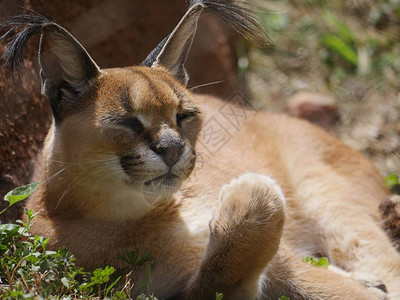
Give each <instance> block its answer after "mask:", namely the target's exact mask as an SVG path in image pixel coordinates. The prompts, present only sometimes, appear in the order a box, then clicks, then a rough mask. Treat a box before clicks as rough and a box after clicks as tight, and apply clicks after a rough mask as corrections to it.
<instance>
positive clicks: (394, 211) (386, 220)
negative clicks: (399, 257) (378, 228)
mask: <svg viewBox="0 0 400 300" xmlns="http://www.w3.org/2000/svg"><path fill="white" fill-rule="evenodd" d="M379 209H380V211H381V215H382V218H383V226H384V228H385V230H386V232H387V233H388V235H389V237H391V238H392V240H393V242H394V244H395V245H396V246H397V249H398V250H399V251H400V196H399V195H393V196H390V197H388V198H387V199H385V201H384V202H383V203H382V204H381V205H380V206H379Z"/></svg>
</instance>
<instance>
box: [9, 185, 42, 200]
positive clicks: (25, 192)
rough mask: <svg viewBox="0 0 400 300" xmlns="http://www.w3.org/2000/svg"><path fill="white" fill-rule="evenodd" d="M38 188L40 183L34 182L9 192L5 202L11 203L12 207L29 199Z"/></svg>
mask: <svg viewBox="0 0 400 300" xmlns="http://www.w3.org/2000/svg"><path fill="white" fill-rule="evenodd" d="M38 186H39V182H34V183H30V184H28V185H25V186H20V187H17V188H16V189H13V190H12V191H11V192H8V193H7V195H5V197H4V200H6V201H8V202H9V203H10V204H9V206H11V205H13V204H15V203H17V202H19V201H22V200H24V199H26V198H27V197H29V195H30V194H32V193H33V192H34V191H35V190H36V189H37V187H38Z"/></svg>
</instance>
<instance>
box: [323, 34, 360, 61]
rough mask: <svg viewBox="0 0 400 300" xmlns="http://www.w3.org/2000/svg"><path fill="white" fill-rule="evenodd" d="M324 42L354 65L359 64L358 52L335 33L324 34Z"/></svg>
mask: <svg viewBox="0 0 400 300" xmlns="http://www.w3.org/2000/svg"><path fill="white" fill-rule="evenodd" d="M322 42H323V44H324V45H325V46H326V47H327V48H328V49H330V50H331V51H334V52H335V53H337V54H338V55H339V56H341V57H342V58H344V59H345V60H347V61H348V62H350V63H352V64H353V65H354V66H358V54H357V52H356V51H355V50H354V49H353V48H352V47H351V46H349V45H348V44H347V43H346V42H344V41H343V40H342V39H340V38H339V37H338V36H336V35H333V34H327V35H324V36H323V39H322Z"/></svg>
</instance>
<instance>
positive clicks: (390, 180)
mask: <svg viewBox="0 0 400 300" xmlns="http://www.w3.org/2000/svg"><path fill="white" fill-rule="evenodd" d="M396 184H399V177H398V176H397V175H396V174H390V175H389V176H386V177H385V185H386V186H393V185H396Z"/></svg>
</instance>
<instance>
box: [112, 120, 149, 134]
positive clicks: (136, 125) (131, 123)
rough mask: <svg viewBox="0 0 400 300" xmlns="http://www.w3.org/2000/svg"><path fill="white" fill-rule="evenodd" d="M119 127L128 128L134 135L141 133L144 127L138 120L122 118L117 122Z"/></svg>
mask: <svg viewBox="0 0 400 300" xmlns="http://www.w3.org/2000/svg"><path fill="white" fill-rule="evenodd" d="M118 124H119V125H122V126H126V127H129V128H130V129H132V130H133V131H134V132H136V133H143V131H144V127H143V124H142V122H140V121H139V119H138V118H135V117H132V118H124V119H122V120H120V121H119V122H118Z"/></svg>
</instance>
